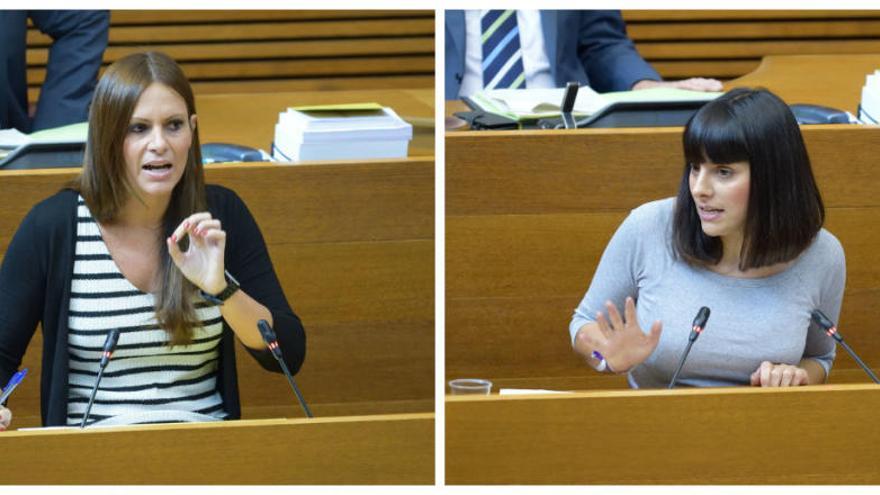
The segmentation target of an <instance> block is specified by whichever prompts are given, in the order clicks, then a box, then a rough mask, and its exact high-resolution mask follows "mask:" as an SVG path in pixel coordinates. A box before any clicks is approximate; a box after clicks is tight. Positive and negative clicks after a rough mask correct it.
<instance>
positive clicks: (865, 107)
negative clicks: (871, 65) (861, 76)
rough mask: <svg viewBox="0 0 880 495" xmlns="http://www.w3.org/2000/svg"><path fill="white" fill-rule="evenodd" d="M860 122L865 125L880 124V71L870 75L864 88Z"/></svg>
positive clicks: (860, 106)
mask: <svg viewBox="0 0 880 495" xmlns="http://www.w3.org/2000/svg"><path fill="white" fill-rule="evenodd" d="M859 120H860V121H861V122H862V123H864V124H874V125H876V124H880V70H876V71H874V73H873V74H868V76H867V77H866V78H865V85H864V86H863V87H862V101H861V103H860V104H859Z"/></svg>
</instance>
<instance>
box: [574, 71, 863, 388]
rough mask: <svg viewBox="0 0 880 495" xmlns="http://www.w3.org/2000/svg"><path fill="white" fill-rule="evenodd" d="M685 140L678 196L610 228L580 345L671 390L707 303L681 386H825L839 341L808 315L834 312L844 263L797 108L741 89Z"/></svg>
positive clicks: (702, 116)
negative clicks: (826, 226)
mask: <svg viewBox="0 0 880 495" xmlns="http://www.w3.org/2000/svg"><path fill="white" fill-rule="evenodd" d="M683 142H684V156H685V166H684V172H683V174H682V178H681V185H680V188H679V192H678V196H677V197H676V198H668V199H663V200H659V201H653V202H650V203H646V204H644V205H642V206H640V207H638V208H636V209H635V210H633V211H632V212H631V213H630V215H629V216H628V217H627V219H626V220H624V222H623V224H622V225H621V226H620V227H619V228H618V230H617V232H616V233H615V234H614V236H613V237H612V239H611V241H610V242H609V244H608V246H607V247H606V249H605V253H604V254H603V255H602V259H601V261H600V262H599V266H598V268H597V269H596V273H595V275H594V277H593V281H592V283H591V284H590V288H589V290H588V291H587V294H586V295H585V296H584V299H583V300H582V301H581V303H580V305H579V306H578V307H577V309H576V310H575V312H574V317H573V318H572V321H571V324H570V326H569V331H570V332H571V338H572V343H573V346H574V349H575V351H576V352H577V353H579V354H580V355H582V356H584V357H585V358H586V359H587V362H588V363H590V364H591V365H592V366H593V367H595V368H596V369H598V370H600V371H610V372H615V373H627V375H628V376H627V378H628V379H629V383H630V385H631V386H632V387H634V388H640V387H646V388H650V387H665V386H667V385H668V384H669V382H670V380H671V378H672V375H673V373H674V372H675V369H676V367H677V366H678V362H679V359H680V357H681V354H682V352H683V351H684V349H685V346H686V345H687V342H688V335H689V334H690V331H691V324H692V321H693V319H694V316H695V315H696V314H697V312H698V310H699V309H700V307H702V306H708V307H710V309H711V318H710V320H709V322H708V324H707V325H706V328H707V331H706V332H704V333H703V335H702V337H701V338H700V340H699V342H698V343H697V344H696V345H695V346H694V348H693V350H692V352H691V353H690V355H689V356H688V359H687V362H686V364H685V366H684V369H683V370H682V372H681V374H680V375H679V376H678V379H677V380H676V384H678V385H685V386H725V385H747V384H751V385H754V386H772V387H776V386H783V387H785V386H795V385H808V384H817V383H824V382H825V381H826V379H827V377H828V373H829V371H830V369H831V364H832V361H833V360H834V341H833V340H832V339H830V338H828V337H827V336H826V335H825V334H824V332H822V331H821V330H820V329H819V328H818V327H817V326H816V325H815V324H814V323H812V322H811V320H810V313H811V312H812V311H813V310H814V309H819V310H821V311H823V312H824V313H825V314H826V315H828V316H829V317H831V318H832V319H834V320H836V319H837V317H838V316H839V314H840V305H841V300H842V299H843V288H844V283H845V279H846V266H845V260H844V255H843V248H842V247H841V246H840V243H839V242H838V241H837V239H836V238H835V237H834V236H833V235H831V234H830V233H829V232H828V231H826V230H825V229H823V228H822V223H823V221H824V217H825V212H824V208H823V206H822V198H821V196H820V194H819V190H818V188H817V187H816V182H815V180H814V178H813V172H812V170H811V167H810V160H809V157H808V156H807V150H806V147H805V146H804V141H803V138H802V137H801V133H800V129H799V127H798V124H797V122H796V121H795V119H794V116H793V115H792V113H791V111H790V110H789V108H788V106H787V105H786V104H785V103H784V102H783V101H782V100H781V99H779V98H778V97H777V96H775V95H774V94H772V93H770V92H769V91H766V90H763V89H757V90H753V89H745V88H738V89H734V90H732V91H730V92H728V93H726V94H724V95H722V96H721V97H719V98H718V99H716V100H714V101H712V102H710V103H708V104H706V105H705V106H704V107H703V108H701V109H700V110H699V111H698V112H697V113H696V114H695V115H694V116H693V117H692V118H691V120H690V121H689V122H688V124H687V126H686V127H685V130H684V137H683ZM636 302H638V304H636ZM618 307H623V315H621V313H620V311H619V310H618ZM652 322H653V323H652ZM661 322H662V324H661ZM648 328H649V329H650V330H649V331H648V332H645V331H643V330H642V329H648ZM662 328H665V331H661V330H662Z"/></svg>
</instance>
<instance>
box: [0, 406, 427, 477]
mask: <svg viewBox="0 0 880 495" xmlns="http://www.w3.org/2000/svg"><path fill="white" fill-rule="evenodd" d="M0 449H2V450H3V452H7V453H9V455H6V456H4V462H3V483H4V484H13V485H16V484H38V485H51V484H86V485H99V484H120V485H136V484H151V485H168V484H204V485H214V484H220V485H233V484H293V483H296V484H315V485H317V484H431V483H433V482H434V414H433V413H424V414H398V415H384V416H361V417H346V418H325V419H312V420H304V419H274V420H251V421H227V422H220V423H198V424H169V425H143V426H132V427H115V428H106V429H97V428H96V429H85V430H52V429H49V430H40V431H9V432H5V433H3V434H2V435H0Z"/></svg>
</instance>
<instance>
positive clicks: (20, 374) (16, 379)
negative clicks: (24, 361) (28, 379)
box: [0, 368, 28, 404]
mask: <svg viewBox="0 0 880 495" xmlns="http://www.w3.org/2000/svg"><path fill="white" fill-rule="evenodd" d="M27 372H28V369H27V368H25V369H23V370H21V371H17V372H16V373H15V374H14V375H12V378H10V379H9V383H7V384H6V387H5V388H4V389H3V393H2V394H0V404H3V403H4V402H6V399H8V398H9V396H10V395H12V391H13V390H15V387H17V386H18V384H19V383H21V381H22V380H24V377H25V375H27Z"/></svg>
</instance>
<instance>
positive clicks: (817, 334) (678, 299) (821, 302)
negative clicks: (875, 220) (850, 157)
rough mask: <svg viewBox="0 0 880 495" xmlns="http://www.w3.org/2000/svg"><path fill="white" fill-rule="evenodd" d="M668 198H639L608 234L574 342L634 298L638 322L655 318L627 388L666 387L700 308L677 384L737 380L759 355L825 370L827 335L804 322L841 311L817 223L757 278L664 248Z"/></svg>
mask: <svg viewBox="0 0 880 495" xmlns="http://www.w3.org/2000/svg"><path fill="white" fill-rule="evenodd" d="M674 201H675V200H674V199H673V198H668V199H664V200H659V201H653V202H650V203H646V204H644V205H642V206H640V207H638V208H636V209H635V210H633V211H632V212H631V213H630V215H629V216H628V217H627V218H626V220H624V222H623V224H621V226H620V227H619V228H618V229H617V232H616V233H615V234H614V236H613V237H612V239H611V241H610V242H609V244H608V246H607V247H606V248H605V252H604V253H603V255H602V259H601V261H600V262H599V266H598V268H597V269H596V273H595V275H594V277H593V281H592V283H591V284H590V288H589V290H587V293H586V295H585V296H584V298H583V300H582V301H581V303H580V305H578V307H577V308H576V309H575V312H574V317H573V318H572V320H571V324H570V325H569V331H570V333H571V338H572V342H574V337H575V335H576V334H577V331H578V329H580V328H581V327H582V326H583V325H584V324H586V323H591V322H593V321H595V315H596V312H597V311H602V312H603V313H604V312H605V308H604V302H605V301H607V300H610V301H612V302H614V304H616V305H617V307H618V308H620V309H621V311H622V308H623V304H624V301H625V299H626V297H627V296H632V297H633V298H634V299H635V300H636V313H637V318H638V321H639V326H640V327H641V328H642V330H643V331H645V332H647V331H648V329H650V328H651V324H652V323H653V322H654V320H660V321H661V322H662V323H663V333H662V335H661V336H660V342H659V344H658V345H657V348H656V349H655V350H654V352H653V353H652V354H651V356H649V357H648V359H647V360H645V362H644V363H642V364H640V365H638V366H636V367H635V368H633V369H632V370H631V371H630V373H629V376H628V378H629V383H630V385H631V386H632V387H633V388H653V387H665V386H666V385H667V384H668V383H669V380H670V379H671V378H672V374H673V372H674V371H675V368H676V366H677V365H678V362H679V359H680V356H681V353H682V352H683V351H684V349H685V346H686V345H687V339H688V334H689V333H690V331H691V324H692V322H693V319H694V316H696V314H697V311H698V310H699V308H700V307H701V306H708V307H709V308H710V309H711V310H712V314H711V317H710V318H709V321H708V323H707V324H706V326H705V331H704V332H703V333H702V334H701V336H700V338H699V339H698V340H697V341H696V343H695V344H694V346H693V349H692V350H691V353H690V355H689V356H688V358H687V362H686V363H685V366H684V369H683V370H682V372H681V374H680V375H679V378H678V380H677V384H678V386H703V387H705V386H728V385H745V384H748V383H749V376H750V375H751V373H752V372H753V371H755V370H756V369H757V368H758V366H760V364H761V362H762V361H771V362H774V363H788V364H793V365H797V364H798V363H799V362H800V360H801V359H803V358H811V359H815V360H816V361H817V362H819V363H820V364H821V365H822V367H823V368H825V372H826V373H828V372H830V370H831V364H832V361H833V360H834V354H835V347H834V340H832V339H831V338H830V337H828V336H827V335H825V333H824V332H823V331H822V330H820V329H819V328H818V326H817V325H816V324H815V323H812V322H811V321H810V312H811V311H812V310H813V309H820V310H822V312H824V313H825V314H826V315H828V317H829V318H831V319H832V320H833V321H837V319H838V317H839V315H840V305H841V301H842V299H843V289H844V284H845V281H846V262H845V259H844V254H843V248H842V247H841V245H840V242H838V240H837V239H836V238H835V237H834V236H833V235H832V234H831V233H829V232H828V231H826V230H825V229H822V230H821V231H820V232H819V234H818V235H817V236H816V238H815V239H814V240H813V242H812V243H811V244H810V246H809V247H808V248H807V249H806V250H804V252H803V253H801V255H800V256H799V257H798V258H797V259H796V260H795V261H794V262H793V263H792V264H791V266H789V267H788V268H787V269H786V270H785V271H783V272H780V273H778V274H776V275H772V276H769V277H764V278H749V279H744V278H734V277H728V276H724V275H720V274H717V273H714V272H712V271H709V270H706V269H702V268H698V267H694V266H690V265H688V264H687V263H685V262H684V261H683V260H681V259H679V258H677V257H676V256H675V254H674V251H673V248H672V240H671V232H672V212H673V207H674Z"/></svg>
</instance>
